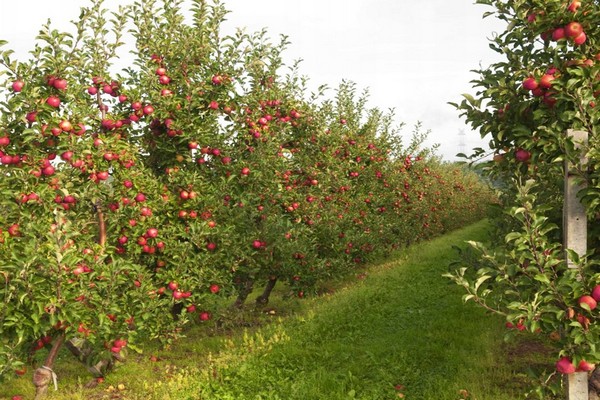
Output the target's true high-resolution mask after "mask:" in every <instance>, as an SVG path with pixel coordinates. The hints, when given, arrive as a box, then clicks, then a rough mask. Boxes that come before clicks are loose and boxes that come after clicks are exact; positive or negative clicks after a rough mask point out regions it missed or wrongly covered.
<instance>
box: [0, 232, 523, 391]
mask: <svg viewBox="0 0 600 400" xmlns="http://www.w3.org/2000/svg"><path fill="white" fill-rule="evenodd" d="M487 229H488V225H487V224H486V223H485V222H480V223H478V224H475V225H472V226H469V227H467V228H464V229H461V230H458V231H455V232H453V233H450V234H448V235H445V236H443V237H441V238H437V239H435V240H432V241H429V242H426V243H421V244H418V245H415V246H413V247H412V248H410V249H408V250H406V251H405V252H403V253H402V254H401V255H400V256H399V257H398V258H397V259H395V260H394V261H390V262H387V263H384V264H380V265H378V266H375V267H373V268H371V269H370V270H369V272H368V274H367V277H366V278H365V279H363V280H361V281H359V283H356V284H352V285H348V286H346V287H345V288H343V289H340V290H338V291H337V292H336V293H334V294H332V295H327V296H325V297H323V298H318V299H313V300H307V301H304V302H303V303H304V304H303V306H302V307H303V308H305V309H304V310H303V311H300V312H299V313H298V315H297V316H295V317H291V318H284V319H281V320H280V321H279V322H274V323H272V324H269V325H268V326H265V327H263V328H261V329H258V330H257V331H254V332H252V333H245V334H241V333H240V334H238V335H236V336H234V338H233V339H229V340H226V339H223V338H212V339H211V340H209V341H204V342H203V340H201V339H198V342H196V341H194V339H193V335H191V336H192V337H191V338H188V339H185V340H184V341H183V342H182V343H181V344H175V346H174V348H173V349H172V350H168V351H167V350H163V351H162V352H159V358H161V359H163V360H164V361H161V363H162V364H160V363H159V365H157V363H150V362H148V361H147V360H146V359H147V357H144V359H141V358H140V359H139V360H138V362H132V361H133V360H132V361H130V362H128V363H127V364H125V365H124V366H123V367H122V368H120V369H119V370H117V371H116V372H115V373H114V374H112V375H110V376H109V377H108V378H107V382H106V383H105V384H104V387H100V388H99V389H96V390H95V391H94V392H93V393H90V392H89V391H88V392H86V391H84V390H83V389H78V390H71V391H69V394H67V396H68V397H60V396H55V395H52V396H51V397H50V398H52V399H54V398H56V399H59V398H61V399H64V398H69V399H77V398H81V399H88V398H97V399H99V398H123V399H151V398H155V399H161V400H162V399H207V400H217V399H235V400H244V399H266V400H277V399H283V400H294V399H298V400H300V399H302V400H310V399H315V400H320V399H327V400H335V399H353V398H354V399H368V400H385V399H398V398H406V399H411V400H412V399H414V400H458V399H465V398H468V399H471V400H472V399H479V400H500V399H507V400H508V399H517V398H519V394H520V395H522V393H518V391H519V388H513V387H512V386H511V385H510V383H511V381H512V380H513V379H514V377H515V374H516V372H514V371H512V369H511V365H510V361H509V360H508V359H507V357H506V355H505V354H504V353H503V348H504V347H503V344H502V338H503V335H504V333H505V331H504V327H503V321H502V320H501V319H499V318H497V317H495V316H490V315H486V314H485V313H484V312H483V311H482V310H480V309H479V308H476V307H475V306H474V305H472V304H467V305H465V304H463V303H462V301H461V296H462V294H463V293H462V291H461V288H459V287H458V286H456V285H454V284H452V283H450V282H449V281H448V280H447V279H446V278H443V277H442V274H443V273H444V272H446V271H447V268H448V267H447V266H448V264H449V262H450V261H451V260H452V259H454V258H456V253H455V251H454V250H452V248H451V247H452V245H460V244H461V243H464V241H466V240H471V239H475V240H477V239H482V238H484V237H485V236H486V235H487ZM201 342H202V343H201ZM157 351H158V350H157ZM209 351H211V352H212V355H211V356H210V357H207V354H208V352H209ZM177 360H179V361H177ZM173 363H175V365H177V363H178V364H179V367H178V368H175V367H172V365H173ZM182 368H183V369H182ZM165 371H166V372H165ZM167 377H169V378H170V379H167ZM120 382H122V383H123V384H124V385H125V387H126V390H124V391H122V392H119V391H118V389H115V391H112V390H107V389H106V385H108V384H111V383H112V384H113V386H114V387H115V388H116V386H117V383H120ZM61 391H62V392H63V396H64V395H65V394H64V393H65V392H64V390H61ZM1 393H2V391H0V394H1ZM467 393H468V396H467ZM69 396H70V397H69Z"/></svg>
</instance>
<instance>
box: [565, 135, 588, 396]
mask: <svg viewBox="0 0 600 400" xmlns="http://www.w3.org/2000/svg"><path fill="white" fill-rule="evenodd" d="M567 136H568V137H571V138H572V139H573V143H574V144H575V151H576V152H577V153H579V165H574V164H572V163H570V162H569V161H568V160H565V183H564V185H565V193H564V198H565V200H564V209H563V231H564V236H563V245H564V248H565V249H571V250H574V251H575V252H576V253H577V254H578V255H579V256H583V255H584V254H585V253H586V252H587V216H586V212H585V208H584V206H583V205H582V204H581V202H580V201H579V199H578V198H577V193H578V192H579V191H580V190H581V189H583V188H584V187H585V186H584V185H583V184H581V183H578V180H580V178H581V177H580V176H579V177H578V176H577V175H578V174H577V171H578V170H583V169H584V168H585V165H586V164H587V159H586V158H585V153H584V152H583V151H581V148H582V147H585V146H586V145H587V141H588V133H587V132H585V131H574V130H568V131H567ZM565 258H566V259H567V264H568V266H569V268H577V266H576V265H575V264H574V263H573V261H572V260H571V259H570V258H569V256H568V254H565ZM588 396H589V390H588V373H587V372H576V373H574V374H568V375H567V399H568V400H588Z"/></svg>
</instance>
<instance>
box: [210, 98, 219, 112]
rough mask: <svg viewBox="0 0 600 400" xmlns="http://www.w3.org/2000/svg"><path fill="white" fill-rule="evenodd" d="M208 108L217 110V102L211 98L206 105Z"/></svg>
mask: <svg viewBox="0 0 600 400" xmlns="http://www.w3.org/2000/svg"><path fill="white" fill-rule="evenodd" d="M208 108H210V109H212V110H217V109H219V103H218V102H216V101H214V100H213V101H211V102H210V104H209V105H208Z"/></svg>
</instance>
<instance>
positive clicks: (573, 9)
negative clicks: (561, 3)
mask: <svg viewBox="0 0 600 400" xmlns="http://www.w3.org/2000/svg"><path fill="white" fill-rule="evenodd" d="M579 7H581V1H580V0H574V1H572V2H571V4H569V6H568V7H567V10H569V11H570V12H572V13H576V12H577V9H578V8H579Z"/></svg>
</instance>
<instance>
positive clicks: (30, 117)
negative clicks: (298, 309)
mask: <svg viewBox="0 0 600 400" xmlns="http://www.w3.org/2000/svg"><path fill="white" fill-rule="evenodd" d="M25 119H26V120H27V121H28V122H31V123H33V122H35V120H36V119H37V112H36V111H31V112H28V113H27V115H26V116H25Z"/></svg>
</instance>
